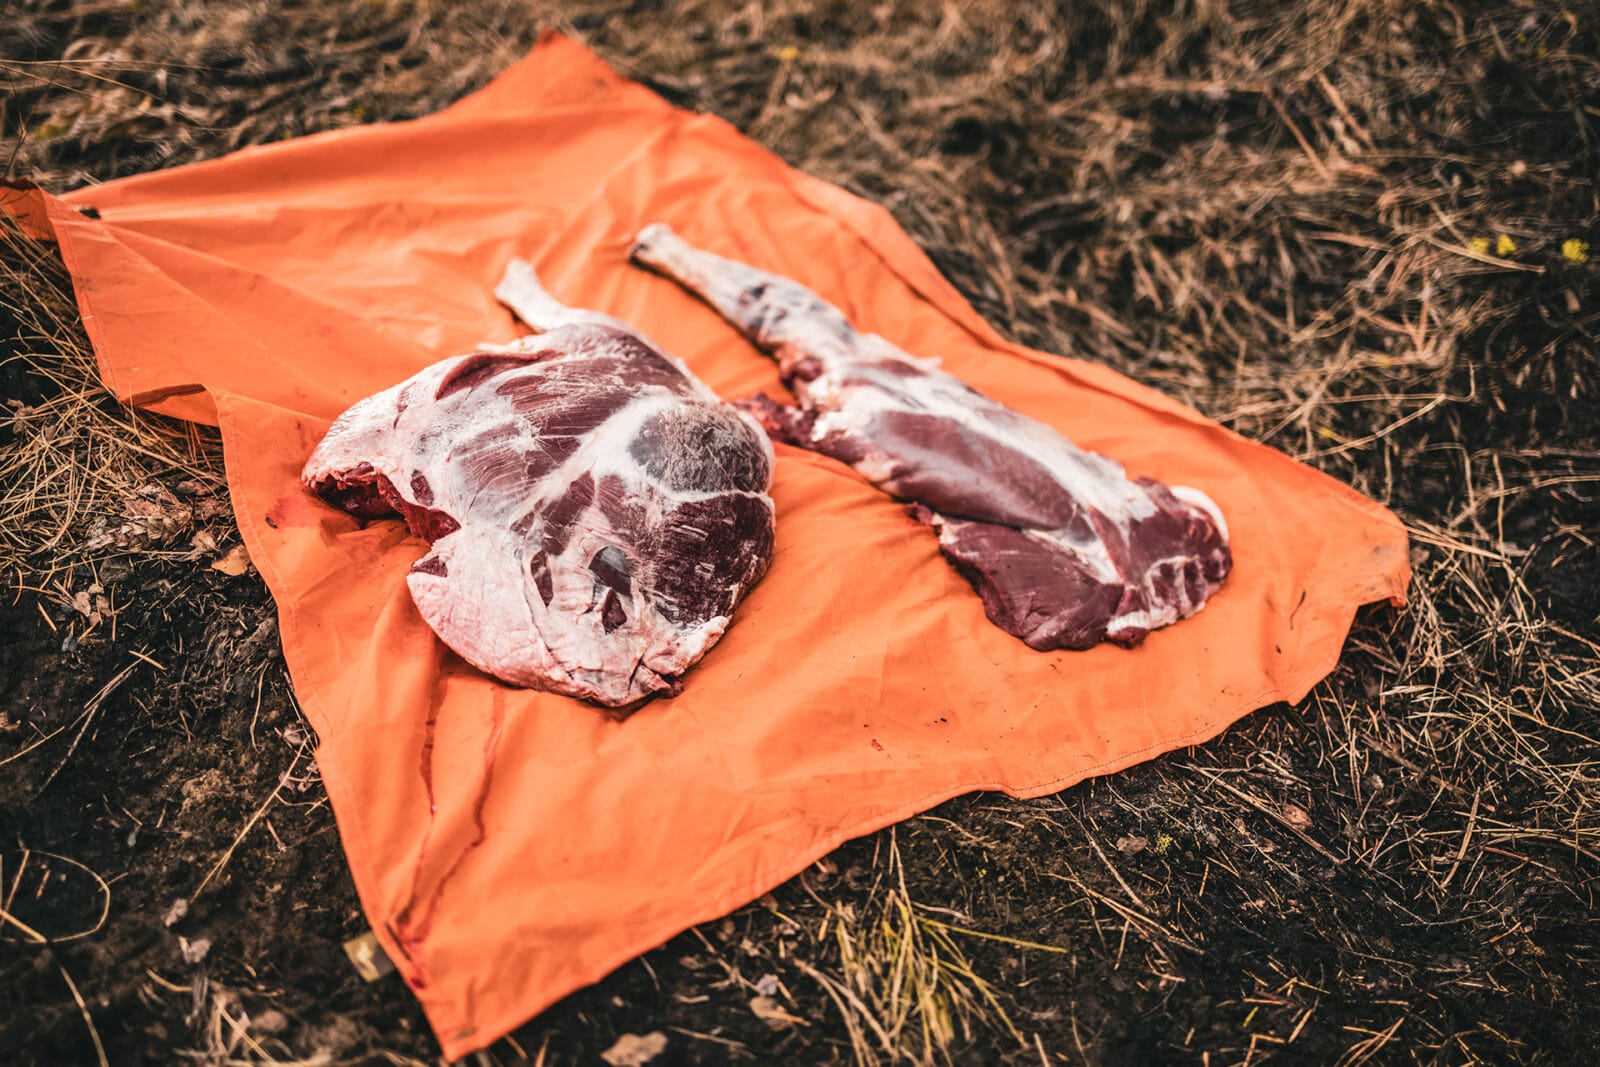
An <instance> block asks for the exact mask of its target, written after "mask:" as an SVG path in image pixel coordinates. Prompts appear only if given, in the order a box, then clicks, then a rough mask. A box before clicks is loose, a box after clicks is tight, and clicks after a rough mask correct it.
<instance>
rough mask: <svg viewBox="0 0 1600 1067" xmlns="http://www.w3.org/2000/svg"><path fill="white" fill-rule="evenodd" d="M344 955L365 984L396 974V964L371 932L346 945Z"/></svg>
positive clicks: (353, 939)
mask: <svg viewBox="0 0 1600 1067" xmlns="http://www.w3.org/2000/svg"><path fill="white" fill-rule="evenodd" d="M344 954H345V955H346V956H348V957H349V958H350V964H351V966H353V967H355V969H356V973H357V974H359V975H360V976H361V980H362V981H364V982H376V981H377V980H378V979H380V978H382V977H383V976H384V975H386V974H393V973H394V963H393V961H391V960H390V959H389V954H388V953H387V952H385V951H383V946H382V945H380V944H378V939H377V938H376V937H375V936H373V933H372V931H371V930H368V931H367V932H366V933H364V934H362V935H361V936H359V937H352V938H351V939H350V940H348V941H346V942H345V943H344Z"/></svg>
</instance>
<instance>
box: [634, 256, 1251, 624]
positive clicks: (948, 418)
mask: <svg viewBox="0 0 1600 1067" xmlns="http://www.w3.org/2000/svg"><path fill="white" fill-rule="evenodd" d="M633 258H634V260H635V261H636V262H638V263H640V264H642V265H644V266H647V267H650V268H652V269H654V270H656V271H659V272H661V273H662V274H665V275H667V276H668V277H670V278H673V279H675V280H676V281H678V282H679V283H680V284H681V285H683V286H684V287H685V288H687V289H688V290H690V291H691V292H693V293H695V294H696V295H698V296H700V297H701V298H702V299H704V300H705V301H706V302H707V303H708V304H710V305H711V306H712V307H714V308H716V310H717V311H718V312H720V313H721V314H722V316H723V317H724V318H726V319H727V320H728V321H729V322H730V323H732V324H733V325H734V326H735V327H737V328H738V329H739V330H740V331H741V332H742V333H744V335H745V336H746V337H748V338H749V339H750V340H751V341H752V342H753V343H755V345H756V346H757V347H759V348H761V349H762V350H763V351H765V352H767V353H769V354H770V355H772V356H773V357H775V358H776V359H777V361H778V365H779V371H780V374H781V376H782V378H783V380H784V383H785V384H786V385H788V386H789V388H790V389H791V390H792V391H793V392H794V394H795V398H796V399H797V400H798V402H799V406H798V407H787V406H785V405H782V404H779V403H777V402H776V401H773V400H772V399H770V398H768V397H766V396H761V397H756V398H753V399H751V400H746V401H743V402H741V404H740V406H741V407H743V408H745V410H747V411H750V412H751V413H752V414H754V415H755V416H756V418H757V419H758V420H759V421H760V422H761V423H762V425H763V426H764V427H765V428H766V429H767V431H768V432H769V433H770V434H772V435H773V436H774V437H776V438H778V439H779V440H782V441H785V442H788V443H790V444H795V445H799V446H800V447H803V448H810V449H814V450H816V451H819V452H822V453H824V454H826V455H829V456H832V457H834V458H836V459H839V460H840V461H842V462H844V463H848V464H849V465H850V466H852V467H854V468H855V469H856V470H857V471H858V472H860V473H861V474H862V475H863V476H865V477H866V478H867V479H868V480H870V481H871V482H873V483H874V484H875V485H877V486H878V487H879V488H881V489H883V490H884V491H885V492H888V493H890V494H892V495H894V496H896V497H898V498H900V499H902V500H907V501H912V502H914V503H915V504H916V505H918V508H916V509H914V511H913V513H914V514H916V515H917V517H918V518H919V519H921V520H922V521H924V522H927V523H929V524H930V525H933V526H935V527H936V528H937V529H938V531H939V536H940V547H941V548H942V550H943V551H944V553H945V555H946V556H947V557H948V558H949V559H950V560H951V562H952V563H953V564H954V565H955V566H956V567H957V569H958V570H959V571H960V572H961V573H962V574H963V575H965V576H966V577H967V578H968V579H969V580H970V581H971V582H972V583H973V585H974V586H975V587H976V588H977V589H978V591H979V593H980V595H981V596H982V598H983V601H984V606H985V609H986V611H987V613H988V615H989V618H990V619H991V620H992V621H993V622H994V623H995V624H996V625H997V626H1000V627H1001V628H1002V629H1004V630H1006V631H1007V632H1008V633H1012V634H1015V635H1016V636H1018V637H1020V638H1022V639H1023V640H1025V641H1026V642H1027V643H1028V644H1029V645H1031V646H1033V647H1035V648H1040V649H1048V648H1085V647H1088V646H1089V645H1092V644H1094V643H1096V642H1098V641H1101V640H1111V641H1114V642H1117V643H1119V644H1135V643H1137V642H1138V641H1139V640H1140V639H1141V638H1143V636H1144V635H1145V634H1146V633H1147V632H1148V631H1149V630H1152V629H1155V628H1156V627H1159V626H1165V625H1168V624H1170V623H1172V622H1175V621H1177V620H1178V619H1181V618H1184V617H1186V616H1188V615H1192V614H1193V613H1194V612H1196V611H1198V610H1200V608H1201V607H1203V606H1204V604H1205V601H1206V600H1207V599H1208V598H1209V597H1210V596H1211V595H1212V593H1214V592H1215V591H1216V590H1217V588H1219V587H1220V585H1221V583H1222V580H1223V579H1224V578H1225V577H1226V575H1227V573H1228V570H1229V568H1230V567H1231V565H1232V557H1231V555H1230V554H1229V551H1228V546H1227V527H1226V525H1225V524H1224V522H1223V521H1222V514H1221V511H1220V510H1219V509H1218V508H1217V506H1216V505H1215V504H1214V503H1213V502H1212V501H1211V500H1210V499H1209V498H1208V497H1206V495H1205V494H1204V493H1201V492H1199V491H1198V490H1195V489H1189V488H1185V487H1174V488H1171V489H1169V488H1168V487H1167V486H1164V485H1162V484H1160V483H1158V482H1154V481H1151V480H1150V479H1146V478H1140V479H1129V478H1128V476H1127V474H1126V472H1125V471H1124V470H1123V467H1122V465H1121V464H1119V463H1117V462H1116V461H1114V460H1112V459H1109V458H1107V457H1105V456H1101V455H1097V454H1095V453H1093V452H1086V451H1084V450H1082V449H1079V448H1077V447H1076V446H1075V445H1073V444H1072V442H1071V441H1068V440H1067V439H1066V438H1065V437H1063V436H1062V435H1061V434H1059V433H1057V432H1056V431H1055V430H1054V429H1052V428H1051V427H1049V426H1046V425H1044V424H1043V423H1040V422H1038V421H1036V420H1034V419H1030V418H1028V417H1027V416H1024V415H1022V414H1020V413H1018V412H1016V411H1013V410H1011V409H1010V408H1007V407H1005V406H1004V405H1001V404H998V403H996V402H995V401H994V400H991V399H990V398H989V397H986V396H984V395H983V394H981V393H978V392H977V391H975V390H973V389H971V388H969V387H967V386H966V385H965V384H963V383H962V382H961V381H959V380H958V379H956V378H955V377H953V376H952V375H950V374H947V373H945V372H944V371H942V370H940V369H939V367H938V363H937V361H935V360H929V359H922V358H918V357H916V356H912V355H910V354H908V353H906V352H904V351H902V350H900V349H899V348H896V347H895V346H894V345H893V344H891V343H889V342H888V341H886V340H884V339H883V338H882V337H879V336H878V335H877V334H871V333H861V332H859V331H857V330H856V329H855V328H854V327H853V326H852V325H851V324H850V323H849V321H848V320H846V319H845V317H844V315H843V314H842V313H841V312H840V311H839V310H838V309H837V308H835V307H833V306H832V305H831V304H829V303H827V302H826V301H824V300H823V299H822V298H821V297H819V296H817V294H815V293H813V292H812V291H811V290H810V289H807V288H806V287H805V286H803V285H800V284H799V283H797V282H794V281H791V280H790V279H787V278H782V277H779V276H777V275H773V274H768V273H766V272H764V271H761V270H757V269H756V268H753V267H750V266H747V265H745V264H743V263H738V262H736V261H734V260H729V259H724V258H722V257H720V256H716V255H712V254H711V253H708V252H704V251H701V250H699V249H696V248H694V247H692V246H690V245H689V244H687V243H686V242H684V241H683V240H682V239H681V238H679V237H677V236H676V235H675V234H673V233H672V231H670V230H669V229H667V228H666V227H665V226H661V225H655V226H650V227H647V228H646V229H645V230H644V231H643V232H642V233H640V235H639V239H638V241H637V242H636V244H635V246H634V249H633Z"/></svg>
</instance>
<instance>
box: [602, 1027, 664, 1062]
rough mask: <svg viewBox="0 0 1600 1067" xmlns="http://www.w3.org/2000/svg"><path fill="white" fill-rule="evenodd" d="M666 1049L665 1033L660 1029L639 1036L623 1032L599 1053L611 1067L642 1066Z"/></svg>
mask: <svg viewBox="0 0 1600 1067" xmlns="http://www.w3.org/2000/svg"><path fill="white" fill-rule="evenodd" d="M666 1050H667V1035H666V1034H663V1033H662V1032H661V1031H660V1030H652V1031H651V1032H650V1033H648V1034H645V1035H644V1036H642V1037H641V1036H640V1035H638V1034H623V1035H622V1036H621V1037H619V1038H617V1043H616V1044H615V1045H612V1046H611V1047H610V1048H608V1049H606V1050H605V1051H604V1052H602V1053H600V1058H601V1059H603V1060H605V1061H606V1062H607V1063H609V1064H610V1065H611V1067H644V1065H645V1064H647V1063H649V1062H650V1061H651V1060H653V1059H655V1058H656V1057H657V1056H659V1055H661V1054H662V1053H663V1052H665V1051H666Z"/></svg>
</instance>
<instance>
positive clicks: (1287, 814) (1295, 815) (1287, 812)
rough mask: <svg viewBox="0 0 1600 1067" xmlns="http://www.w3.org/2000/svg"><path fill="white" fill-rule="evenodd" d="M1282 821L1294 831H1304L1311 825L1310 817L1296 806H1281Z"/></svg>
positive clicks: (1304, 810)
mask: <svg viewBox="0 0 1600 1067" xmlns="http://www.w3.org/2000/svg"><path fill="white" fill-rule="evenodd" d="M1283 820H1284V822H1286V823H1288V824H1289V825H1290V826H1292V827H1294V828H1295V829H1296V830H1304V829H1305V828H1306V827H1308V826H1310V825H1311V815H1310V814H1309V813H1308V812H1307V811H1306V809H1305V808H1302V807H1300V806H1299V805H1297V804H1285V805H1284V806H1283Z"/></svg>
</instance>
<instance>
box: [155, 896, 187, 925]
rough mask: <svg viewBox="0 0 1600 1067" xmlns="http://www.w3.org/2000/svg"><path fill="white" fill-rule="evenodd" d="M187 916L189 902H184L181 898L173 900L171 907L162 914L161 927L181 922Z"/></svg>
mask: <svg viewBox="0 0 1600 1067" xmlns="http://www.w3.org/2000/svg"><path fill="white" fill-rule="evenodd" d="M187 914H189V902H188V901H187V900H184V899H183V898H182V897H179V898H178V899H177V900H174V901H173V902H172V905H171V906H170V907H168V908H167V910H166V912H164V913H163V914H162V916H161V924H162V925H163V926H171V925H173V924H174V923H176V922H178V921H179V920H181V919H182V918H183V917H184V916H185V915H187Z"/></svg>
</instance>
